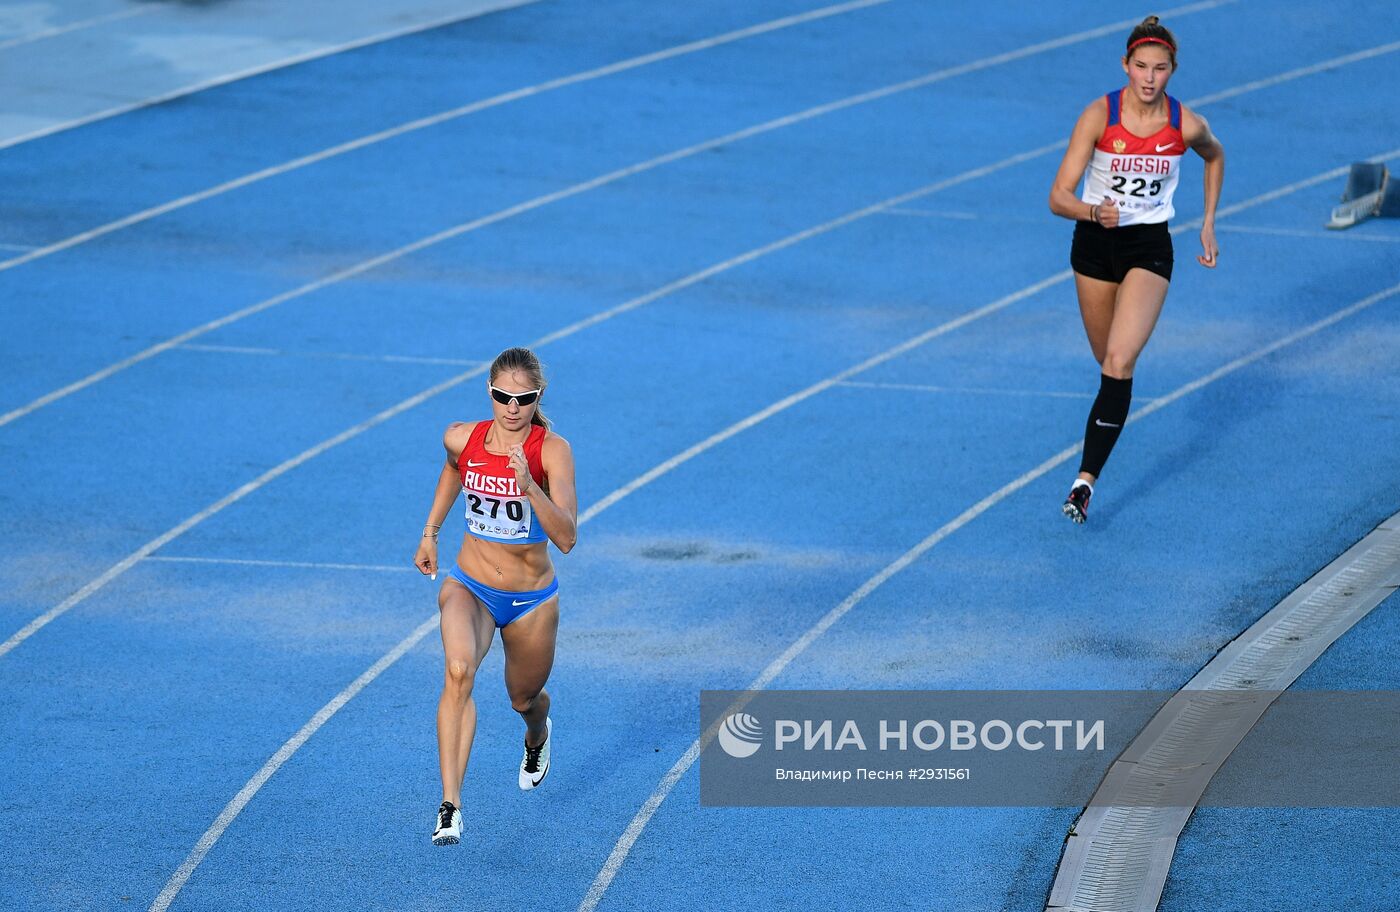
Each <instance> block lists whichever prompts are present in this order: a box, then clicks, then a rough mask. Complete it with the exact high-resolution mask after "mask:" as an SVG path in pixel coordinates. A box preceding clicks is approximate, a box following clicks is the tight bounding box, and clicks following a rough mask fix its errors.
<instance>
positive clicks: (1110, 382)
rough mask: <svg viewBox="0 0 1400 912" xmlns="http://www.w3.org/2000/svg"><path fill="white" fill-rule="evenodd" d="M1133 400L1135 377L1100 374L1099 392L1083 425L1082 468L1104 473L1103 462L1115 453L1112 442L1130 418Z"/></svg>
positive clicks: (1090, 472) (1093, 472)
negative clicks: (1129, 409) (1110, 454)
mask: <svg viewBox="0 0 1400 912" xmlns="http://www.w3.org/2000/svg"><path fill="white" fill-rule="evenodd" d="M1132 401H1133V378H1132V377H1129V378H1128V379H1126V380H1119V379H1118V378H1117V377H1110V376H1109V375H1108V374H1100V375H1099V395H1098V398H1096V399H1095V400H1094V407H1093V408H1091V409H1090V410H1089V421H1088V423H1087V424H1085V426H1084V459H1083V461H1081V462H1080V463H1079V471H1081V472H1088V473H1089V474H1090V475H1093V476H1094V477H1095V478H1098V477H1099V474H1100V473H1101V472H1103V464H1104V463H1105V462H1107V461H1108V454H1109V453H1111V452H1113V445H1114V444H1115V443H1117V442H1118V435H1119V434H1121V433H1122V432H1123V424H1124V422H1126V421H1127V420H1128V406H1129V405H1131V404H1132Z"/></svg>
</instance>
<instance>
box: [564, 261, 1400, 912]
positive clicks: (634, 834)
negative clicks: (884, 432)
mask: <svg viewBox="0 0 1400 912" xmlns="http://www.w3.org/2000/svg"><path fill="white" fill-rule="evenodd" d="M1397 294H1400V285H1392V286H1391V287H1389V288H1387V289H1385V290H1383V291H1379V292H1377V293H1375V294H1373V295H1371V296H1370V297H1367V298H1364V299H1362V300H1360V301H1358V302H1356V303H1355V304H1352V305H1350V306H1348V307H1344V308H1342V309H1341V310H1339V311H1336V312H1335V313H1333V314H1331V315H1330V316H1328V317H1325V318H1323V319H1321V320H1318V321H1317V322H1315V323H1311V324H1309V325H1308V326H1306V327H1304V328H1302V329H1300V330H1298V331H1297V332H1293V333H1290V334H1288V335H1287V336H1284V337H1283V338H1281V339H1278V340H1277V341H1275V342H1272V343H1270V344H1269V345H1266V346H1264V347H1263V348H1259V349H1256V350H1255V351H1253V352H1250V353H1249V354H1247V355H1244V356H1242V357H1239V358H1236V359H1235V360H1233V361H1231V362H1229V363H1228V364H1226V365H1224V366H1223V367H1220V368H1217V369H1216V370H1213V371H1211V372H1210V373H1208V374H1205V375H1204V376H1202V377H1198V378H1197V379H1195V380H1193V381H1192V382H1190V383H1187V384H1185V385H1184V386H1181V387H1178V388H1177V389H1176V390H1174V391H1172V392H1171V393H1169V394H1168V395H1166V396H1164V397H1162V398H1161V399H1158V400H1156V401H1155V402H1153V403H1152V404H1150V405H1149V406H1148V407H1146V408H1144V409H1142V410H1141V411H1139V412H1137V413H1136V414H1134V415H1132V416H1130V417H1129V418H1128V423H1129V424H1131V423H1133V422H1135V421H1140V420H1142V419H1143V418H1146V417H1147V416H1148V415H1151V414H1152V413H1153V412H1156V411H1159V410H1161V409H1163V408H1166V407H1167V406H1168V405H1171V404H1172V403H1173V402H1176V401H1177V400H1179V399H1181V398H1183V397H1185V396H1188V395H1190V394H1191V393H1194V392H1196V391H1197V390H1199V389H1201V388H1202V387H1205V386H1208V385H1210V384H1212V383H1214V382H1216V381H1217V380H1219V379H1221V378H1222V377H1225V376H1228V375H1229V374H1232V373H1234V372H1235V371H1238V370H1240V369H1241V368H1244V367H1247V366H1249V365H1250V364H1253V363H1254V362H1256V361H1258V360H1260V359H1261V358H1265V357H1268V356H1269V355H1271V354H1273V353H1274V352H1277V351H1279V350H1280V349H1282V348H1286V347H1287V346H1289V345H1292V344H1294V343H1295V342H1299V341H1302V340H1303V339H1306V338H1307V337H1309V336H1311V335H1314V334H1315V333H1318V332H1321V331H1322V330H1324V329H1326V328H1328V327H1329V326H1332V325H1333V324H1335V323H1338V322H1340V321H1342V320H1345V319H1346V318H1348V317H1350V316H1353V315H1355V314H1357V313H1359V312H1361V311H1362V310H1365V309H1366V308H1368V307H1371V306H1373V305H1375V304H1377V303H1379V302H1380V301H1383V300H1385V299H1387V298H1390V297H1393V296H1395V295H1397ZM1083 446H1084V445H1083V443H1076V444H1075V445H1073V446H1071V447H1067V448H1066V449H1063V450H1061V451H1060V452H1058V453H1056V454H1055V455H1054V456H1051V457H1050V458H1049V459H1047V460H1045V461H1044V462H1042V463H1041V464H1040V465H1038V466H1036V467H1035V468H1033V469H1031V470H1030V471H1029V472H1026V473H1025V474H1023V475H1021V476H1020V477H1019V478H1016V479H1015V480H1014V481H1011V482H1009V483H1008V484H1006V485H1003V486H1002V487H1001V488H998V489H997V490H996V491H993V492H992V493H991V494H989V495H987V496H986V497H984V498H982V499H981V500H979V501H978V502H977V503H975V504H973V505H972V506H971V507H969V508H967V509H966V510H964V511H963V512H962V513H961V514H959V515H958V516H957V518H955V519H953V520H952V521H950V522H948V523H946V524H944V525H943V526H941V527H940V528H939V529H938V530H937V531H935V532H934V533H932V534H931V535H929V536H928V537H927V538H925V539H923V540H922V541H920V542H919V543H918V544H917V545H915V546H914V547H912V548H910V549H909V550H908V551H906V552H904V553H903V554H902V555H900V556H899V557H898V558H896V559H895V560H894V561H893V562H892V563H890V564H889V565H888V566H886V567H885V568H884V569H882V570H881V571H880V572H879V573H876V574H875V575H874V576H872V577H871V578H870V579H868V580H866V581H865V582H864V583H862V584H861V586H860V588H858V589H856V591H855V592H853V593H851V594H850V595H849V596H847V597H846V598H845V600H844V601H842V602H841V604H839V605H837V606H836V607H835V608H833V609H831V610H830V611H828V612H827V613H826V614H825V615H824V616H823V617H822V618H821V619H820V620H818V621H817V622H816V623H815V624H813V625H812V626H811V627H810V628H808V629H807V631H806V632H805V633H803V634H802V636H800V637H798V638H797V640H796V641H794V642H793V643H792V645H791V646H789V647H788V648H787V649H786V650H784V651H783V653H782V654H781V655H780V656H778V657H777V658H776V659H774V660H773V661H772V662H771V663H769V665H768V667H767V668H765V669H764V670H763V671H762V673H760V674H759V676H758V677H756V678H754V680H753V681H752V682H750V684H749V685H748V687H746V688H744V689H745V690H747V691H756V690H763V689H764V688H766V687H767V686H768V685H769V683H771V682H772V681H773V679H774V678H776V677H777V676H778V675H779V674H781V673H782V672H783V670H784V669H785V668H787V666H788V665H789V664H791V663H792V661H793V660H794V659H796V658H797V657H798V656H799V655H801V654H802V653H803V652H805V651H806V650H807V647H809V646H811V645H812V644H813V643H815V642H816V641H817V640H818V639H819V638H820V637H821V636H822V634H824V633H826V631H827V630H829V629H830V628H831V626H832V625H833V624H835V623H836V622H837V621H839V620H841V618H843V617H844V616H845V615H846V614H847V613H848V612H850V611H851V609H852V608H855V607H856V605H858V604H860V603H861V602H862V601H864V599H865V598H866V597H867V596H869V595H870V594H871V593H872V592H874V591H875V590H876V589H878V588H880V587H881V586H882V585H884V584H885V583H886V582H888V581H889V580H890V579H891V578H892V577H894V576H895V575H896V574H898V573H899V572H900V571H901V570H904V569H905V568H906V567H908V566H909V565H911V564H913V563H914V562H915V561H916V560H918V559H919V558H920V557H921V556H923V555H924V554H925V553H926V552H927V551H928V550H929V549H931V548H933V547H934V546H935V545H937V544H938V543H939V542H941V541H943V540H944V539H945V538H947V537H948V536H950V535H952V534H953V533H954V532H957V531H958V530H959V529H961V528H962V527H963V526H966V525H967V524H968V523H970V522H972V521H973V520H974V519H976V518H977V517H979V516H981V515H982V514H983V513H985V512H987V511H988V510H990V509H991V508H992V507H994V506H996V505H997V504H999V503H1001V502H1002V501H1003V500H1005V499H1006V498H1008V497H1010V496H1011V495H1012V494H1015V493H1016V492H1017V491H1019V490H1021V489H1022V488H1024V487H1026V486H1027V485H1029V484H1030V483H1031V482H1033V481H1035V480H1036V479H1038V478H1040V477H1041V476H1042V475H1045V474H1046V473H1047V472H1049V471H1051V470H1052V469H1055V468H1058V467H1059V466H1061V465H1063V464H1064V463H1065V462H1067V461H1069V460H1070V459H1072V458H1073V457H1074V456H1075V455H1076V454H1078V453H1079V451H1080V450H1081V449H1083ZM714 730H715V726H712V727H711V729H710V730H709V731H707V732H706V733H705V734H704V735H702V736H701V737H700V738H697V739H695V741H693V742H691V744H690V747H688V748H687V749H686V751H685V752H684V753H683V754H682V755H681V758H680V759H679V760H677V761H676V763H675V765H674V766H672V767H671V769H670V771H669V772H667V773H666V775H665V776H664V777H663V778H662V779H661V782H660V783H659V784H658V785H657V787H656V789H655V791H653V792H652V794H651V795H650V796H649V797H648V798H647V800H646V802H645V803H643V805H642V807H641V809H640V810H638V811H637V814H636V816H635V817H633V818H632V822H631V823H630V824H628V826H627V829H626V831H625V832H624V833H623V834H622V836H621V837H620V838H619V839H618V841H617V843H616V844H615V845H614V846H613V850H612V852H611V854H609V855H608V858H607V861H605V862H604V863H603V867H602V868H601V869H600V870H599V872H598V876H597V878H595V879H594V881H593V885H592V886H591V887H590V888H589V890H588V893H587V895H586V896H585V897H584V899H583V902H582V903H580V904H579V907H578V910H579V912H592V910H593V909H594V908H596V907H597V905H598V902H599V901H600V900H601V899H602V898H603V894H604V892H606V890H607V889H608V885H609V884H611V883H612V880H613V878H614V877H615V876H616V875H617V872H618V870H619V869H621V867H622V864H623V862H624V861H626V859H627V855H628V853H629V852H630V851H631V850H632V846H633V845H634V844H635V843H636V841H637V839H638V837H640V836H641V834H642V831H643V830H644V829H645V828H646V825H647V822H648V821H650V820H651V818H652V815H654V814H655V813H656V811H657V809H658V808H660V806H661V803H662V802H663V801H665V800H666V796H667V795H669V794H670V793H671V790H672V789H673V788H674V787H675V785H676V783H677V782H679V781H680V779H681V777H682V776H684V775H685V773H686V771H688V770H689V769H690V767H691V766H693V765H694V763H695V760H696V759H697V758H698V757H699V756H700V752H701V751H702V750H703V749H704V747H705V745H706V744H707V743H708V740H709V738H712V737H713V733H714Z"/></svg>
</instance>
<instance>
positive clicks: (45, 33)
mask: <svg viewBox="0 0 1400 912" xmlns="http://www.w3.org/2000/svg"><path fill="white" fill-rule="evenodd" d="M158 9H160V7H158V6H155V5H151V6H138V7H136V8H135V9H125V10H119V11H117V12H115V13H107V14H106V15H105V16H94V17H92V18H91V19H80V20H78V21H77V22H70V23H68V24H67V25H55V26H53V27H52V28H46V29H41V30H40V31H37V32H30V33H29V34H28V35H20V36H19V37H17V38H11V39H9V40H7V41H0V51H8V50H9V49H10V48H12V47H19V46H20V45H22V44H30V43H32V42H35V41H43V40H44V39H45V38H53V37H56V36H58V35H66V34H68V33H69V32H76V31H79V30H80V29H85V28H92V27H93V26H95V25H103V24H105V23H108V22H116V21H118V20H121V19H131V18H133V17H135V16H144V15H146V14H147V13H151V12H154V11H156V10H158Z"/></svg>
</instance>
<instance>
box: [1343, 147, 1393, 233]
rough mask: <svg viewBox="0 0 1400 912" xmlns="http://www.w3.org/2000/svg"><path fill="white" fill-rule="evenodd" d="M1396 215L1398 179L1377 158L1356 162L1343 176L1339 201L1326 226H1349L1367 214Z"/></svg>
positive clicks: (1361, 219)
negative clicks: (1370, 160)
mask: <svg viewBox="0 0 1400 912" xmlns="http://www.w3.org/2000/svg"><path fill="white" fill-rule="evenodd" d="M1377 216H1380V217H1383V218H1395V217H1397V216H1400V182H1397V181H1393V180H1391V179H1390V172H1389V171H1388V170H1387V169H1386V167H1385V165H1383V164H1381V163H1380V162H1356V163H1355V164H1354V165H1352V166H1351V174H1349V175H1348V176H1347V188H1346V191H1345V192H1343V193H1342V204H1341V205H1340V206H1338V207H1337V208H1335V209H1333V210H1332V218H1331V220H1330V221H1329V222H1328V223H1327V227H1328V228H1350V227H1351V226H1352V225H1355V224H1356V223H1357V222H1364V221H1366V220H1367V219H1369V218H1376V217H1377Z"/></svg>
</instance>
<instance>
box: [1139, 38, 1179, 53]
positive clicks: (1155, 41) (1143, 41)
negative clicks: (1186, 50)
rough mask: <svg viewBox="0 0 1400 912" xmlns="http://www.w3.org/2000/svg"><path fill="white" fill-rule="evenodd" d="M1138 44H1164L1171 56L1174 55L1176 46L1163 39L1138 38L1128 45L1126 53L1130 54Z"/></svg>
mask: <svg viewBox="0 0 1400 912" xmlns="http://www.w3.org/2000/svg"><path fill="white" fill-rule="evenodd" d="M1139 44H1164V45H1166V46H1167V50H1169V51H1171V52H1172V53H1173V54H1175V53H1176V46H1175V45H1173V44H1172V43H1171V42H1170V41H1168V40H1167V39H1165V38H1139V39H1138V40H1137V41H1134V42H1133V43H1132V44H1130V45H1128V53H1129V54H1131V53H1132V52H1133V48H1135V47H1137V46H1138V45H1139Z"/></svg>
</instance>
